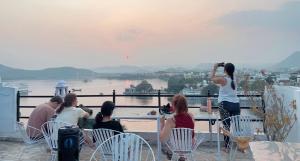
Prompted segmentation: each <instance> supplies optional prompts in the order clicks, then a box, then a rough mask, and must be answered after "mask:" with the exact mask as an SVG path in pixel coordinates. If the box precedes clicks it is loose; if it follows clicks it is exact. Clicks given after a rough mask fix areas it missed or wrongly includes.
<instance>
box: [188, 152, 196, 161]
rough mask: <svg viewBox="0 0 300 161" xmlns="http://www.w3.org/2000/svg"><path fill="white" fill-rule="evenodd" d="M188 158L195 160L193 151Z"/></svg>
mask: <svg viewBox="0 0 300 161" xmlns="http://www.w3.org/2000/svg"><path fill="white" fill-rule="evenodd" d="M188 160H191V161H195V160H194V154H193V153H191V154H189V155H188Z"/></svg>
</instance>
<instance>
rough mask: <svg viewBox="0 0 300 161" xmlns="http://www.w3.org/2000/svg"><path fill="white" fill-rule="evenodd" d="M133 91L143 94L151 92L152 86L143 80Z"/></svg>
mask: <svg viewBox="0 0 300 161" xmlns="http://www.w3.org/2000/svg"><path fill="white" fill-rule="evenodd" d="M135 89H136V91H137V92H143V93H147V92H151V91H153V87H152V85H151V84H150V83H149V82H148V81H146V80H143V81H142V82H141V83H140V84H138V85H137V86H136V87H135Z"/></svg>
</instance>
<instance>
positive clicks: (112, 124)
mask: <svg viewBox="0 0 300 161" xmlns="http://www.w3.org/2000/svg"><path fill="white" fill-rule="evenodd" d="M114 109H115V104H114V103H113V102H111V101H105V102H104V103H103V104H102V107H101V111H100V112H98V114H97V115H96V117H95V124H94V126H93V129H99V128H104V129H111V130H115V131H119V132H124V131H123V127H122V125H121V124H120V122H119V121H115V120H113V119H112V118H111V116H112V114H113V111H114Z"/></svg>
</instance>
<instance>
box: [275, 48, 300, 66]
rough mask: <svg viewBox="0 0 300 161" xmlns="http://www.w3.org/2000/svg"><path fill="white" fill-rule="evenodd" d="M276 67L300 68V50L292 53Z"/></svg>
mask: <svg viewBox="0 0 300 161" xmlns="http://www.w3.org/2000/svg"><path fill="white" fill-rule="evenodd" d="M275 68H277V69H283V68H300V51H296V52H294V53H293V54H292V55H290V56H288V57H287V58H286V59H284V60H283V61H281V62H279V63H278V64H276V66H275Z"/></svg>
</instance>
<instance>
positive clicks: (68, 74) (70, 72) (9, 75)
mask: <svg viewBox="0 0 300 161" xmlns="http://www.w3.org/2000/svg"><path fill="white" fill-rule="evenodd" d="M98 75H99V74H98V73H96V72H93V71H91V70H88V69H80V68H72V67H59V68H47V69H42V70H24V69H16V68H11V67H7V66H4V65H1V64H0V76H1V78H2V79H3V80H17V79H91V78H93V77H97V76H98Z"/></svg>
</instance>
